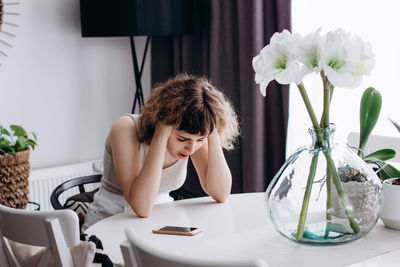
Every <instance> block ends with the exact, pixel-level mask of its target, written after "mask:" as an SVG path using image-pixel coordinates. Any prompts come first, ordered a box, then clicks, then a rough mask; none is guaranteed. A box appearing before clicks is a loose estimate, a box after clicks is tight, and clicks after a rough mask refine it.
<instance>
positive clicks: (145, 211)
mask: <svg viewBox="0 0 400 267" xmlns="http://www.w3.org/2000/svg"><path fill="white" fill-rule="evenodd" d="M130 206H131V207H132V210H133V211H134V212H135V214H136V215H137V216H139V217H141V218H147V217H149V216H150V214H151V211H152V210H153V207H152V206H147V205H145V206H141V205H132V204H131V205H130Z"/></svg>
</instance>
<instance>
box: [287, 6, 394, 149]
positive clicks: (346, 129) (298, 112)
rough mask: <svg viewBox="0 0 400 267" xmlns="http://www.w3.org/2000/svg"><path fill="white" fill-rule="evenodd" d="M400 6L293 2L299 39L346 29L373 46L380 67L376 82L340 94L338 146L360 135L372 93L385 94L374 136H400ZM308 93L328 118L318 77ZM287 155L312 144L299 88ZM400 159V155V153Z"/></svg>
mask: <svg viewBox="0 0 400 267" xmlns="http://www.w3.org/2000/svg"><path fill="white" fill-rule="evenodd" d="M399 11H400V1H396V0H387V1H371V0H351V1H349V0H336V1H318V0H307V1H302V0H292V25H293V31H292V32H293V33H300V34H301V35H303V36H304V35H307V34H308V33H311V32H314V31H316V30H317V29H318V28H321V31H322V33H326V32H327V31H330V30H335V29H337V28H342V29H343V30H345V31H346V32H350V33H352V34H357V35H358V36H360V37H361V38H362V39H363V40H364V41H368V42H370V43H371V44H372V49H373V51H374V53H375V59H376V63H375V67H374V69H373V70H372V73H371V75H370V76H367V77H365V78H364V79H363V83H362V84H361V85H360V86H359V87H357V88H354V89H345V88H335V92H334V94H333V99H332V105H331V109H330V121H331V122H333V123H335V124H336V129H337V131H336V134H335V140H336V141H337V142H338V143H341V144H346V140H347V135H348V134H349V133H350V132H359V107H360V100H361V95H362V93H363V92H364V90H365V89H366V88H367V87H369V86H372V87H375V88H376V89H377V90H378V91H379V92H380V93H381V94H382V110H381V115H380V117H379V120H378V123H377V125H376V127H375V129H374V130H373V132H372V134H376V135H386V136H395V137H399V138H400V133H399V132H398V131H397V130H396V129H395V127H394V126H393V125H392V124H391V123H390V122H389V121H388V120H387V117H390V118H392V119H394V120H395V121H397V122H399V123H400V83H399V78H400V64H399V63H400V34H399V29H398V27H399V26H400V16H399ZM304 84H305V86H306V89H307V93H308V94H309V97H310V99H311V102H312V104H313V107H314V110H315V112H316V114H318V117H320V114H321V113H322V98H323V94H322V93H323V92H322V84H321V82H320V78H319V76H317V75H315V76H314V75H308V76H306V78H305V79H304ZM289 103H290V104H289V125H288V142H287V150H286V154H287V155H288V156H289V155H290V154H292V153H293V152H294V150H296V149H297V148H299V147H300V146H303V145H309V144H311V137H310V136H309V135H308V131H307V129H308V128H309V127H310V126H311V121H310V119H309V117H308V114H307V112H306V109H305V106H304V104H303V102H302V99H301V96H300V93H299V92H298V89H297V87H296V86H295V85H291V89H290V100H289ZM398 153H400V151H398Z"/></svg>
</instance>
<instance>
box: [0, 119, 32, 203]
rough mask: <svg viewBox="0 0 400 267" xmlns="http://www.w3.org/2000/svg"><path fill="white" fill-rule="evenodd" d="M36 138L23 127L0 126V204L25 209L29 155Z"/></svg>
mask: <svg viewBox="0 0 400 267" xmlns="http://www.w3.org/2000/svg"><path fill="white" fill-rule="evenodd" d="M36 140H37V137H36V134H35V133H34V132H31V133H28V132H27V131H26V130H25V129H24V128H23V127H21V126H18V125H10V129H6V128H5V127H3V126H1V125H0V204H2V205H6V206H9V207H13V208H20V209H24V208H26V206H27V204H28V177H29V170H30V164H29V153H30V149H32V150H34V149H35V146H36V145H37V143H36Z"/></svg>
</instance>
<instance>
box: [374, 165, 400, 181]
mask: <svg viewBox="0 0 400 267" xmlns="http://www.w3.org/2000/svg"><path fill="white" fill-rule="evenodd" d="M376 164H377V165H378V168H382V167H383V166H384V165H385V163H384V162H379V163H378V162H377V163H376ZM379 175H380V178H381V180H386V179H390V178H395V177H400V171H399V170H398V169H396V168H395V167H393V166H392V165H390V164H387V165H386V166H385V167H384V168H383V169H381V170H380V171H379Z"/></svg>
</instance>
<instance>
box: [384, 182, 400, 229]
mask: <svg viewBox="0 0 400 267" xmlns="http://www.w3.org/2000/svg"><path fill="white" fill-rule="evenodd" d="M396 179H398V178H391V179H387V180H385V181H383V183H382V185H383V204H382V209H381V213H380V218H381V221H382V222H383V223H384V224H385V225H386V227H388V228H391V229H395V230H400V206H399V203H400V185H395V184H392V182H393V181H394V180H396Z"/></svg>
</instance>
